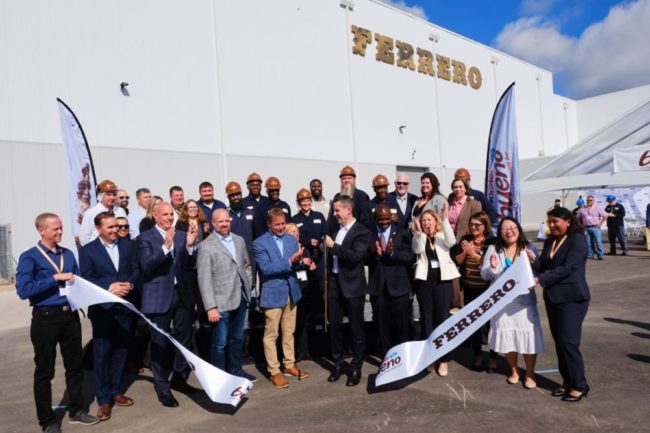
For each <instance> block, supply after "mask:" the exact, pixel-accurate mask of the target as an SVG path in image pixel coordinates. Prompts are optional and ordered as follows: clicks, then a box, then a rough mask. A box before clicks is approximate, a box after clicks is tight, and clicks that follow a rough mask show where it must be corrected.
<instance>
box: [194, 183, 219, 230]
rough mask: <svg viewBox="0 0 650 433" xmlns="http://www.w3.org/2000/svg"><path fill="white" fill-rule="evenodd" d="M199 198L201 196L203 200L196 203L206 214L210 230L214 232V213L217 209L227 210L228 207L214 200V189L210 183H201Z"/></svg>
mask: <svg viewBox="0 0 650 433" xmlns="http://www.w3.org/2000/svg"><path fill="white" fill-rule="evenodd" d="M199 196H201V199H200V200H199V201H197V202H196V203H197V204H198V205H199V209H201V210H202V211H203V213H204V214H205V218H206V219H207V220H208V223H209V224H210V230H214V227H213V226H212V213H213V212H214V211H215V210H217V209H225V208H226V205H225V203H224V202H222V201H220V200H217V199H215V198H214V187H213V186H212V184H211V183H210V182H201V184H200V185H199Z"/></svg>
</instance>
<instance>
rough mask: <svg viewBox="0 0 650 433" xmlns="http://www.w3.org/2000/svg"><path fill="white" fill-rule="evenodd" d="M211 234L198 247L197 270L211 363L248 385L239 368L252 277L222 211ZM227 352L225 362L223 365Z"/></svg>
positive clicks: (242, 245)
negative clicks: (209, 335)
mask: <svg viewBox="0 0 650 433" xmlns="http://www.w3.org/2000/svg"><path fill="white" fill-rule="evenodd" d="M212 226H213V227H214V232H212V235H211V236H208V237H207V238H206V239H205V240H204V241H203V242H201V243H200V244H199V245H198V247H197V258H196V270H197V275H198V280H199V290H200V292H201V298H202V299H203V305H204V306H205V311H206V312H207V314H208V321H209V322H210V323H212V324H213V329H212V344H211V353H210V362H211V363H212V364H213V365H214V366H216V367H217V368H220V369H222V370H224V371H228V372H229V373H231V374H234V375H235V376H240V377H244V378H246V379H248V380H250V381H251V382H255V381H256V380H257V378H256V377H255V376H253V375H251V374H248V373H246V372H245V371H244V370H243V369H242V355H241V349H242V339H243V335H244V319H245V318H246V311H247V308H248V303H249V302H250V297H251V286H252V284H253V274H252V271H251V262H250V259H249V257H248V250H247V249H246V242H245V241H244V238H242V237H241V236H238V235H236V234H234V233H231V231H230V215H229V214H228V212H227V211H226V210H224V209H217V210H215V211H214V213H213V214H212ZM226 349H227V352H228V362H227V363H226Z"/></svg>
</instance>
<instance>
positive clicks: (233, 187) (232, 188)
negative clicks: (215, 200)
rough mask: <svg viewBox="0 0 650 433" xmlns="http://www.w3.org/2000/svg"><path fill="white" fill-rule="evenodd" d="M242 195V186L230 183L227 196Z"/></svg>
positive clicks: (227, 186) (227, 187)
mask: <svg viewBox="0 0 650 433" xmlns="http://www.w3.org/2000/svg"><path fill="white" fill-rule="evenodd" d="M238 193H239V194H241V186H239V184H238V183H237V182H228V185H226V195H231V194H238Z"/></svg>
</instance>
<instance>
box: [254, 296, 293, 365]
mask: <svg viewBox="0 0 650 433" xmlns="http://www.w3.org/2000/svg"><path fill="white" fill-rule="evenodd" d="M296 312H297V309H296V304H294V303H293V302H292V301H291V298H289V299H288V300H287V305H285V306H284V307H282V308H268V309H266V310H264V317H265V318H266V323H265V324H264V338H263V339H262V341H263V343H264V356H265V357H266V365H267V369H268V371H269V373H270V374H271V376H272V375H274V374H277V373H279V372H280V362H279V361H278V351H277V349H276V345H275V344H276V341H277V340H278V335H279V330H278V328H279V327H281V328H282V352H283V353H284V360H283V364H284V368H291V367H293V365H294V363H295V361H296V359H295V355H294V351H293V332H294V331H295V329H296Z"/></svg>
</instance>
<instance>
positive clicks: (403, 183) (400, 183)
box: [395, 182, 409, 186]
mask: <svg viewBox="0 0 650 433" xmlns="http://www.w3.org/2000/svg"><path fill="white" fill-rule="evenodd" d="M408 184H409V183H408V182H395V185H397V186H408Z"/></svg>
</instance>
